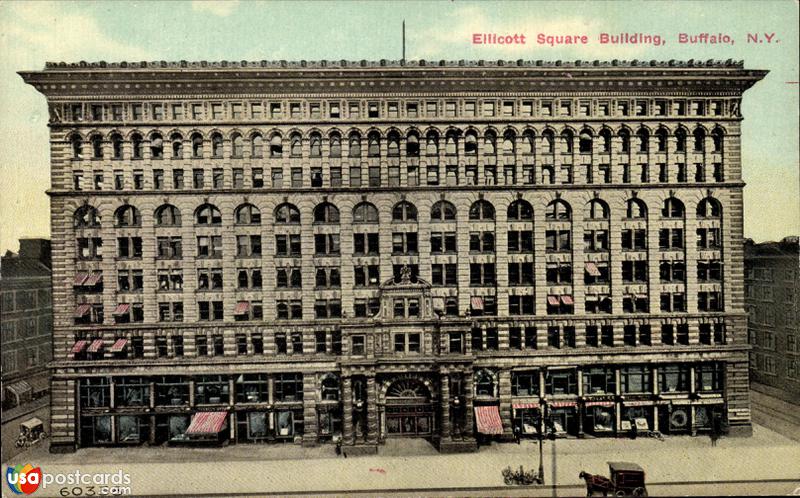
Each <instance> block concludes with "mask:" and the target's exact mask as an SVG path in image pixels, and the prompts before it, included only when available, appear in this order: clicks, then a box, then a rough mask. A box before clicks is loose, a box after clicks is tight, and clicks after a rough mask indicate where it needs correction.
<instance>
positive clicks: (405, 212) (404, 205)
mask: <svg viewBox="0 0 800 498" xmlns="http://www.w3.org/2000/svg"><path fill="white" fill-rule="evenodd" d="M392 221H417V208H416V206H414V205H413V204H411V203H410V202H408V201H400V202H398V203H397V204H395V205H394V208H392Z"/></svg>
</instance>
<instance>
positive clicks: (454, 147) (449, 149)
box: [444, 131, 458, 156]
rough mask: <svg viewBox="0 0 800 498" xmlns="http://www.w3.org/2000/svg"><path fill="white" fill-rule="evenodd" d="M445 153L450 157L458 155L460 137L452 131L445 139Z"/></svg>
mask: <svg viewBox="0 0 800 498" xmlns="http://www.w3.org/2000/svg"><path fill="white" fill-rule="evenodd" d="M444 153H445V154H447V155H448V156H457V155H458V135H456V132H454V131H451V132H449V133H448V134H447V136H446V137H445V139H444Z"/></svg>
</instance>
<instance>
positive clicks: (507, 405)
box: [497, 370, 514, 441]
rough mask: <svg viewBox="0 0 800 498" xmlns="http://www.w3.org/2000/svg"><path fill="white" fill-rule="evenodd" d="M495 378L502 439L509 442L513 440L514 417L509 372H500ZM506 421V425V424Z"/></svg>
mask: <svg viewBox="0 0 800 498" xmlns="http://www.w3.org/2000/svg"><path fill="white" fill-rule="evenodd" d="M497 377H498V379H497V380H498V392H497V397H498V398H499V399H500V420H501V421H502V422H503V436H502V438H503V439H504V440H508V441H510V440H513V438H514V433H513V431H512V426H513V424H514V417H513V415H512V413H511V371H510V370H500V371H499V372H498V376H497ZM506 421H508V423H506Z"/></svg>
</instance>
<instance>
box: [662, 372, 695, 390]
mask: <svg viewBox="0 0 800 498" xmlns="http://www.w3.org/2000/svg"><path fill="white" fill-rule="evenodd" d="M689 368H690V367H689V366H688V365H665V366H663V367H660V368H659V370H658V376H659V378H660V380H659V388H660V389H661V392H662V393H675V392H689Z"/></svg>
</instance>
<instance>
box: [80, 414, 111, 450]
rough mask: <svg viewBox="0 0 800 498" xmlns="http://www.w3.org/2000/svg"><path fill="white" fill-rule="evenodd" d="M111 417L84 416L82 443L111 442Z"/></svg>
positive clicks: (82, 421)
mask: <svg viewBox="0 0 800 498" xmlns="http://www.w3.org/2000/svg"><path fill="white" fill-rule="evenodd" d="M111 442H112V439H111V417H110V416H108V415H104V416H102V417H82V418H81V443H82V444H84V445H87V446H88V445H93V444H107V443H111Z"/></svg>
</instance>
